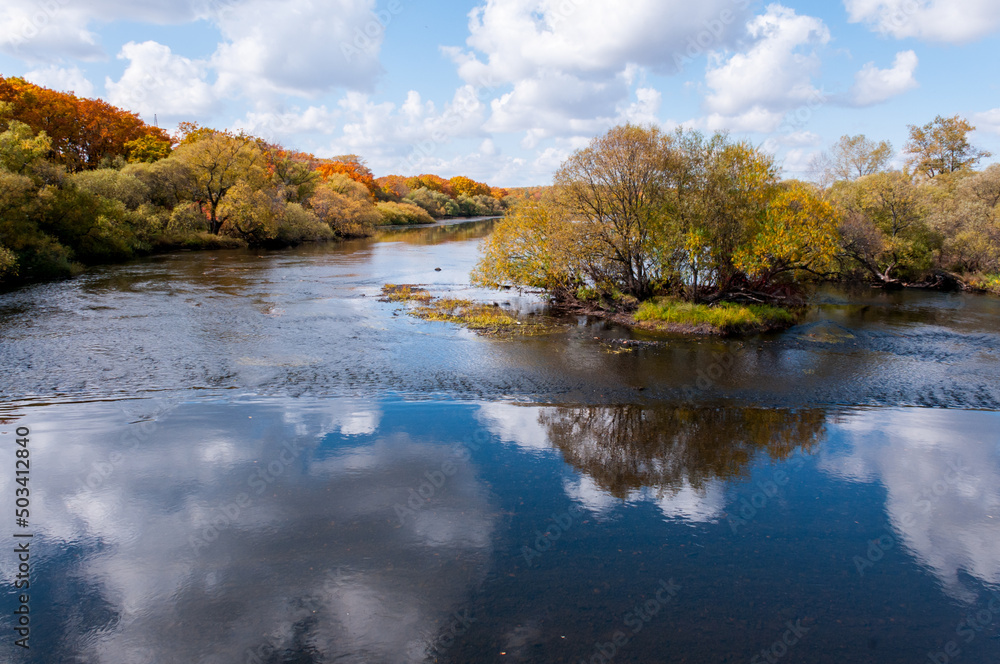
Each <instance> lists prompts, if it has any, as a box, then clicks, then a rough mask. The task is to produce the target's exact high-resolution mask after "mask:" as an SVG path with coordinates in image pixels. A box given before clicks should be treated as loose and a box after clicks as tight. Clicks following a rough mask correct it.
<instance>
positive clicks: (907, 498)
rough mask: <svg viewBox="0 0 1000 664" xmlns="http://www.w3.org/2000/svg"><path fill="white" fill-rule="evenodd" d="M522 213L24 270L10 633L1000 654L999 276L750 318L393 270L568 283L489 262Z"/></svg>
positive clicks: (306, 654) (80, 645)
mask: <svg viewBox="0 0 1000 664" xmlns="http://www.w3.org/2000/svg"><path fill="white" fill-rule="evenodd" d="M492 223H493V222H488V221H480V222H473V223H453V224H442V225H438V226H435V227H430V228H426V227H425V228H414V229H406V230H402V231H393V232H389V233H385V234H384V235H382V236H381V237H379V238H376V239H373V240H365V241H357V242H349V243H344V244H341V245H336V246H323V247H303V248H298V249H294V250H285V251H275V252H255V251H244V252H198V253H179V254H173V255H169V256H160V257H154V258H150V259H146V260H142V261H137V262H134V263H131V264H128V265H123V266H114V267H107V268H102V269H98V270H93V271H90V272H88V273H87V274H85V275H83V276H81V277H79V278H76V279H73V280H70V281H63V282H56V283H50V284H40V285H35V286H30V287H27V288H23V289H19V290H16V291H13V292H8V293H4V294H0V368H2V373H0V395H2V403H0V441H2V443H0V444H2V449H3V450H4V455H5V456H6V457H7V458H8V459H9V463H8V466H7V467H6V470H3V471H2V472H0V492H2V495H3V505H4V506H5V512H4V513H5V515H6V516H5V517H4V519H5V521H4V523H5V525H6V528H5V529H4V530H6V531H8V534H7V535H6V536H5V537H6V538H7V541H6V543H5V544H4V545H3V546H2V550H4V551H6V553H4V554H0V562H2V565H3V567H2V574H3V582H4V586H5V592H4V595H3V607H2V609H3V613H2V615H0V634H2V635H3V636H2V642H0V654H2V656H3V661H12V662H46V663H47V662H87V663H89V662H94V663H97V662H108V663H118V662H129V663H139V664H141V663H144V662H185V663H191V662H206V663H228V662H234V663H235V662H393V663H395V662H424V661H439V662H572V663H574V664H576V663H578V662H581V661H584V662H595V663H596V662H616V663H617V662H660V661H662V662H674V661H676V662H705V663H709V662H711V663H716V662H765V661H768V662H770V661H772V660H773V661H783V662H879V663H884V662H914V663H917V662H927V661H935V662H951V661H961V662H994V661H998V660H1000V415H998V412H1000V300H997V299H993V298H989V297H979V296H970V295H963V294H940V293H919V292H903V293H892V294H886V293H881V292H870V291H857V292H848V291H843V290H838V289H823V290H820V291H819V292H817V293H816V294H815V295H814V302H815V303H816V306H815V308H814V309H813V311H812V313H811V314H810V315H809V317H808V318H807V319H806V320H805V321H804V322H803V323H802V324H801V325H799V326H797V327H795V328H793V329H791V330H789V331H787V332H784V333H781V334H773V335H764V336H760V337H755V338H752V339H743V340H712V339H691V338H684V337H676V336H662V335H661V336H656V335H642V334H633V333H630V332H629V331H627V330H624V329H621V328H618V327H616V326H613V325H609V324H606V323H603V322H599V321H588V320H586V319H584V318H577V317H569V318H555V319H551V320H549V322H550V323H551V327H552V332H551V333H550V334H547V335H543V336H536V337H528V338H519V339H495V338H485V337H481V336H478V335H477V334H475V333H473V332H470V331H467V330H463V329H460V328H458V327H456V326H454V325H451V324H448V323H435V322H426V321H421V320H418V319H415V318H413V317H410V316H407V315H406V313H405V311H404V310H403V307H402V306H401V305H397V304H391V303H385V302H380V301H379V300H378V295H379V292H380V287H381V286H382V284H384V283H387V282H389V283H419V284H426V285H427V287H428V288H429V289H430V290H431V291H432V292H434V293H436V294H443V293H448V294H458V295H461V296H473V297H477V298H482V299H486V300H488V301H496V302H497V303H498V304H499V305H500V306H509V307H514V308H518V309H520V310H522V311H528V312H532V313H533V314H535V315H539V316H545V317H547V318H548V315H547V314H546V312H545V310H544V307H543V306H542V303H541V302H540V301H539V300H538V298H537V297H536V296H534V295H532V294H530V293H524V294H522V293H518V292H516V291H511V292H504V293H499V294H498V293H490V292H485V291H477V290H475V289H471V288H470V287H469V286H468V273H469V270H470V269H471V267H472V265H473V264H474V262H475V260H476V257H477V251H478V244H479V241H480V240H481V238H482V237H484V236H485V235H486V234H488V233H489V231H490V229H491V224H492ZM436 268H440V270H436ZM19 428H22V429H21V431H23V428H27V429H28V430H29V431H30V434H29V436H28V438H29V442H28V443H27V447H28V448H29V450H30V462H31V466H30V483H29V484H28V486H29V487H30V496H29V497H30V524H29V525H28V526H27V527H24V528H22V527H19V526H17V525H16V523H15V520H14V503H15V495H16V494H15V492H16V490H17V489H18V488H22V487H23V486H24V484H25V483H21V484H18V483H16V477H17V476H16V473H15V452H16V450H17V449H18V447H17V444H16V442H15V438H16V432H17V431H18V430H19ZM22 495H23V494H22ZM6 506H9V507H6ZM11 533H20V534H27V533H30V534H32V535H33V537H32V538H31V543H30V549H31V559H30V566H31V569H30V589H28V590H24V589H21V590H18V589H15V584H16V583H17V580H18V579H17V574H18V568H17V555H16V554H14V553H13V550H14V548H15V546H16V544H15V543H16V542H18V543H19V542H21V541H22V540H23V539H24V538H19V539H15V538H12V537H11V536H10V535H11ZM25 592H29V593H30V597H28V599H29V605H30V642H29V643H30V646H31V648H30V650H25V649H23V648H20V647H18V646H16V645H15V640H16V639H17V638H18V636H17V634H16V632H15V631H14V627H15V626H16V625H17V623H18V620H19V616H17V615H15V614H14V611H15V610H17V609H18V607H19V606H20V605H21V601H20V600H21V598H20V595H21V594H23V593H25ZM755 657H756V659H754V658H755Z"/></svg>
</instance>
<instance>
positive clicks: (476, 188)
mask: <svg viewBox="0 0 1000 664" xmlns="http://www.w3.org/2000/svg"><path fill="white" fill-rule="evenodd" d="M448 183H449V184H450V185H451V188H452V190H453V191H454V192H455V195H456V196H468V197H469V198H472V197H473V196H489V195H490V187H489V185H487V184H483V183H482V182H476V181H475V180H473V179H472V178H467V177H465V176H464V175H456V176H455V177H453V178H452V179H450V180H448Z"/></svg>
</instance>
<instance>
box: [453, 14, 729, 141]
mask: <svg viewBox="0 0 1000 664" xmlns="http://www.w3.org/2000/svg"><path fill="white" fill-rule="evenodd" d="M744 5H745V3H742V2H734V1H733V0H708V1H706V2H702V3H698V4H691V3H686V2H682V1H681V0H668V1H666V2H665V1H663V0H636V2H633V3H631V4H630V5H629V11H628V12H622V11H621V10H620V8H619V7H618V6H616V5H613V4H609V3H607V2H603V1H602V0H561V1H557V0H516V1H513V2H501V1H500V0H487V1H486V2H485V4H483V5H482V6H480V7H477V8H476V9H475V10H473V11H472V12H471V14H470V20H469V32H470V36H469V38H468V40H467V42H466V44H467V46H468V47H469V48H468V50H463V49H459V48H447V49H445V53H447V54H448V55H449V56H450V57H451V58H452V60H453V61H454V62H455V63H456V65H457V67H458V73H459V75H460V76H461V77H462V78H463V79H464V80H465V81H466V82H467V83H469V84H471V85H474V86H476V87H477V88H480V89H484V90H487V91H489V92H490V93H491V94H498V93H500V92H502V94H499V95H498V96H497V98H496V99H494V100H493V102H492V104H491V111H492V114H491V117H490V119H489V121H488V123H487V128H488V130H490V131H503V132H524V135H525V137H524V143H523V145H524V146H525V147H526V148H528V149H534V148H536V147H538V145H539V143H540V142H541V141H542V140H545V139H547V138H551V137H566V136H574V135H580V134H586V135H593V134H595V133H599V132H601V131H603V130H604V129H607V128H608V127H609V126H610V125H612V124H614V123H615V122H621V121H626V120H631V121H640V122H656V121H657V113H658V111H659V105H660V98H659V94H658V93H656V92H655V91H653V90H651V89H649V88H640V90H638V91H636V95H637V97H638V99H637V101H635V102H631V101H630V99H629V97H630V94H631V90H632V88H633V86H634V85H635V84H636V83H637V80H638V79H640V77H641V75H642V73H643V72H644V71H646V70H651V71H655V72H660V73H674V72H676V71H678V70H679V68H680V67H681V66H682V65H683V62H682V61H683V60H684V59H685V58H687V57H688V55H689V54H695V55H696V54H697V53H701V52H704V51H705V50H706V49H708V48H720V47H724V46H725V45H727V44H729V43H730V42H731V41H732V39H733V38H734V37H735V35H736V33H737V32H738V30H739V26H741V25H742V24H743V20H744V19H743V13H744V10H743V9H742V7H743V6H744ZM508 86H512V89H509V90H508Z"/></svg>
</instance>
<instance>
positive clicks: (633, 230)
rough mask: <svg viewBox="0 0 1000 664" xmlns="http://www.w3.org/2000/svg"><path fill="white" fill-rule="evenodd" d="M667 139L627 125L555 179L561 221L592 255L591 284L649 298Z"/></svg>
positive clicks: (655, 273) (656, 273) (656, 270)
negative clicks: (577, 232)
mask: <svg viewBox="0 0 1000 664" xmlns="http://www.w3.org/2000/svg"><path fill="white" fill-rule="evenodd" d="M669 147H670V146H669V139H668V138H667V137H666V136H665V135H664V134H663V133H662V132H660V131H659V130H658V129H656V128H653V127H649V128H645V127H638V126H635V125H624V126H620V127H615V128H614V129H612V130H610V131H609V132H608V133H607V134H605V135H603V136H601V137H598V138H595V139H594V140H593V141H591V143H590V145H589V146H588V147H587V148H584V149H582V150H579V151H577V152H576V153H574V154H573V155H572V156H571V157H570V158H569V159H568V160H566V162H564V163H563V165H562V166H561V167H560V169H559V170H558V171H557V172H556V174H555V179H554V181H555V185H556V188H557V190H558V192H559V202H560V204H561V205H562V207H563V208H564V212H563V214H564V215H565V216H566V217H567V218H569V219H572V220H574V221H575V222H577V223H579V224H580V229H581V233H582V234H583V235H584V236H585V238H586V242H587V244H588V245H589V246H590V248H591V250H592V251H593V252H594V253H593V257H592V258H593V260H592V261H590V262H589V264H588V271H589V272H590V275H589V276H590V278H591V279H592V280H593V281H594V282H595V283H596V284H598V285H599V286H600V287H602V288H603V287H606V286H611V285H614V286H617V287H619V288H620V289H621V290H622V292H624V293H627V294H630V295H635V296H637V297H645V296H648V295H649V294H650V293H651V292H652V290H653V284H654V283H655V282H656V281H657V280H658V279H659V277H660V272H661V269H662V264H661V263H660V262H659V261H658V260H657V254H658V252H657V245H658V243H659V240H660V237H659V233H660V230H661V229H662V228H663V225H664V222H665V218H666V215H667V210H666V209H665V206H664V202H665V200H664V196H665V190H666V183H665V182H664V170H665V155H666V154H667V152H668V151H669Z"/></svg>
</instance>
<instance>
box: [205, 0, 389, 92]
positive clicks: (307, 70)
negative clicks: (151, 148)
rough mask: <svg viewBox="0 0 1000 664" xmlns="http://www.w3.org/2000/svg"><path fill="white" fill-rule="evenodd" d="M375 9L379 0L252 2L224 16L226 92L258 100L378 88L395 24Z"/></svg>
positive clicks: (219, 61)
mask: <svg viewBox="0 0 1000 664" xmlns="http://www.w3.org/2000/svg"><path fill="white" fill-rule="evenodd" d="M374 9H375V0H244V1H243V2H241V3H240V4H239V7H238V10H237V11H224V10H219V11H216V12H215V13H214V14H213V16H212V18H213V20H214V21H215V22H216V23H217V24H218V26H219V29H220V30H221V31H222V35H223V37H224V38H225V41H224V42H223V43H222V44H220V45H219V48H218V50H217V51H216V53H215V55H214V56H213V58H212V62H213V65H214V66H215V68H216V69H217V70H218V72H219V86H220V88H221V90H222V91H223V92H225V93H228V94H245V95H247V96H249V97H251V98H254V97H259V96H262V95H263V96H265V97H267V96H274V95H281V94H294V95H302V96H314V95H318V94H321V93H324V92H329V91H331V90H333V89H336V88H348V89H352V90H371V89H372V88H373V86H374V82H375V79H376V77H377V76H378V75H379V74H380V73H381V71H382V69H381V65H380V64H379V60H378V55H379V51H380V49H381V45H382V40H383V38H384V36H385V30H386V28H387V27H388V25H390V24H391V23H392V20H393V19H394V14H392V13H391V12H389V11H388V10H383V11H381V12H380V13H376V12H375V11H374Z"/></svg>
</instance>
